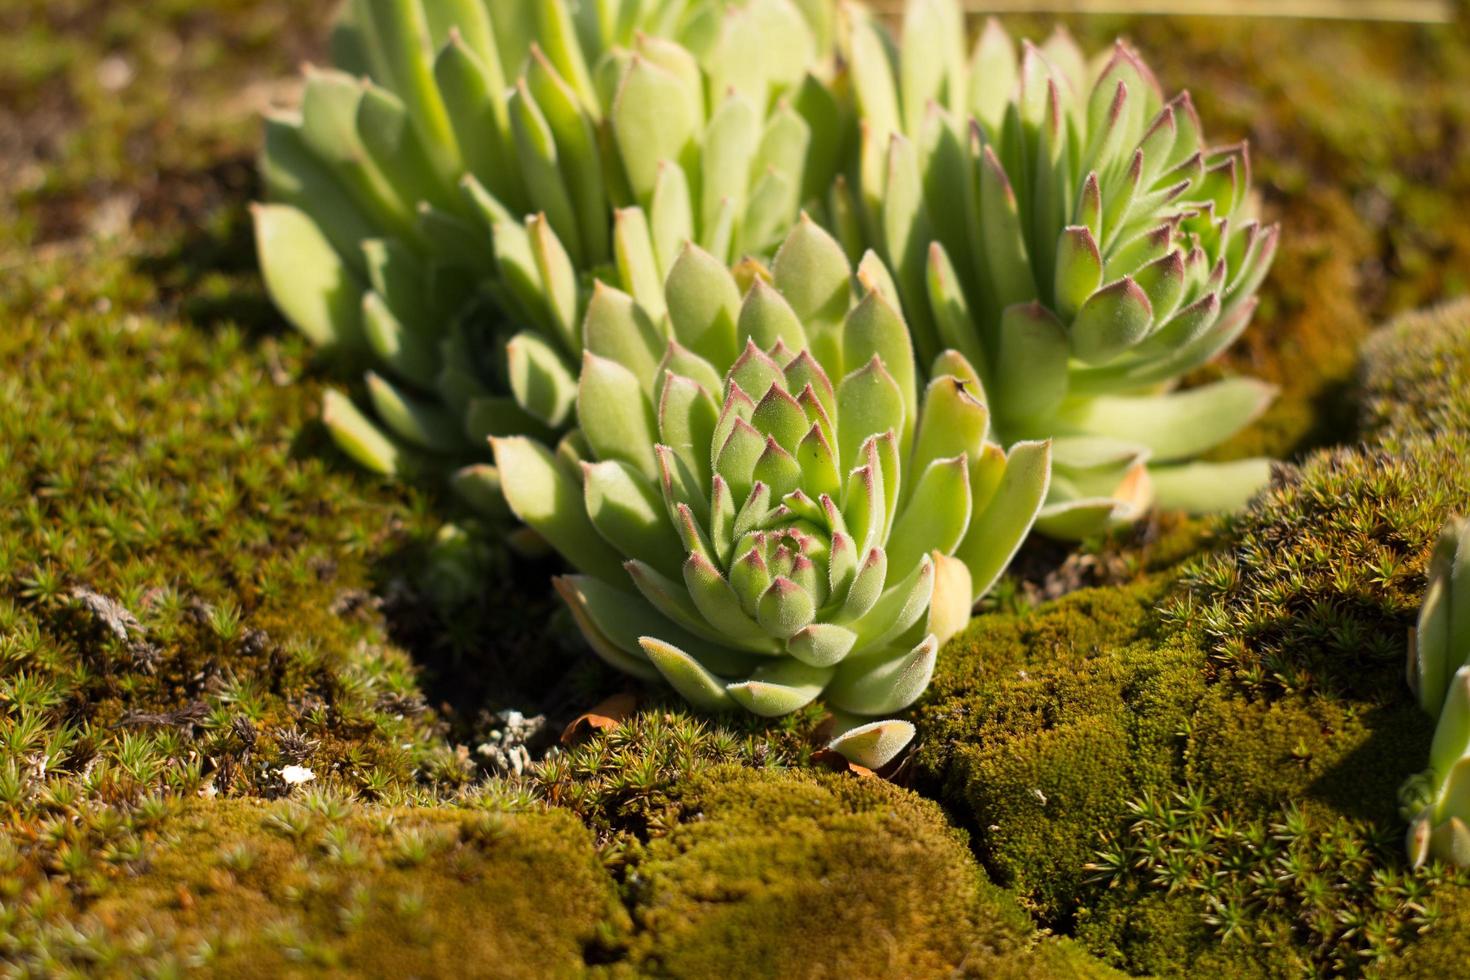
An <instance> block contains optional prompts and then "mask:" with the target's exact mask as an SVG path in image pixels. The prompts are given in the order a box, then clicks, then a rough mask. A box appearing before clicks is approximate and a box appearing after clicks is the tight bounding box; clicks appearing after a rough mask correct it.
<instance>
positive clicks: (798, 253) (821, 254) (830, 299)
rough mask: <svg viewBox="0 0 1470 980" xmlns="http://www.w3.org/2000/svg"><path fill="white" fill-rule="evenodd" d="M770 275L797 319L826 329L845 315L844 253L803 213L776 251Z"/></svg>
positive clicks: (847, 270) (847, 276)
mask: <svg viewBox="0 0 1470 980" xmlns="http://www.w3.org/2000/svg"><path fill="white" fill-rule="evenodd" d="M771 275H772V279H773V281H774V284H775V287H776V289H777V291H778V292H779V293H780V294H781V296H782V297H783V298H784V299H785V300H786V302H787V303H788V305H789V306H790V307H791V309H792V311H793V312H794V313H795V314H796V316H797V318H798V320H799V321H800V322H802V323H804V324H814V323H815V324H818V325H820V326H823V327H827V328H830V327H835V326H836V325H837V324H839V323H841V322H842V320H843V318H844V317H845V316H846V315H847V310H848V306H849V304H850V302H851V292H852V285H851V284H852V269H851V267H850V266H849V265H848V261H847V256H846V255H845V254H844V253H843V251H842V246H841V245H839V244H838V243H837V240H836V239H834V238H833V237H832V236H831V235H829V234H828V233H827V232H826V231H824V230H823V229H821V228H820V227H818V226H817V224H816V223H815V222H814V221H812V220H811V219H810V218H809V217H807V216H806V215H805V214H802V216H801V219H800V221H798V223H797V225H796V228H795V229H793V230H792V232H791V233H790V234H789V235H787V236H786V241H785V242H784V243H783V244H782V245H781V248H780V249H779V250H778V251H777V252H776V257H775V259H774V260H773V262H772V263H771Z"/></svg>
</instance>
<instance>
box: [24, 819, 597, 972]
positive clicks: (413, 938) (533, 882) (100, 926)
mask: <svg viewBox="0 0 1470 980" xmlns="http://www.w3.org/2000/svg"><path fill="white" fill-rule="evenodd" d="M149 837H150V840H149V842H148V844H147V846H146V848H145V849H144V850H143V852H142V853H141V854H139V855H138V857H137V858H136V860H135V861H133V862H131V863H130V865H129V872H130V873H129V874H128V875H127V876H126V877H125V878H124V879H123V880H121V881H119V883H118V884H117V886H116V887H114V888H113V889H111V890H110V891H109V893H108V894H106V895H105V896H103V897H101V898H99V899H98V900H96V901H95V902H92V903H90V905H89V906H88V907H87V908H86V909H85V911H82V910H81V909H79V908H78V907H77V906H75V905H73V904H72V903H71V902H69V901H68V896H67V893H66V890H65V889H64V888H56V889H51V890H48V891H46V892H43V893H41V894H38V895H36V896H35V897H33V898H32V900H31V901H30V903H29V905H28V907H27V910H28V911H29V912H31V916H30V917H29V918H28V919H26V927H27V931H26V932H23V933H21V934H20V935H19V936H18V937H12V940H11V941H12V942H14V943H18V948H16V947H12V948H10V949H7V950H6V952H7V954H8V957H13V959H12V960H11V962H12V963H16V964H26V965H28V966H29V967H31V968H32V969H33V970H34V971H36V972H37V973H40V974H46V973H53V972H55V971H66V970H87V971H89V972H90V971H99V972H104V973H108V974H111V975H127V974H134V975H136V974H137V973H138V972H141V971H144V970H146V971H149V972H150V973H151V974H153V975H157V974H159V973H164V972H169V971H179V970H182V969H184V968H185V967H188V968H193V969H204V970H207V971H208V972H209V973H210V974H211V975H214V976H235V977H272V976H283V975H289V974H292V973H296V972H299V971H312V972H315V971H321V970H326V971H330V972H334V973H343V974H349V975H362V974H364V973H369V974H372V975H377V976H408V975H436V976H447V975H455V974H462V973H473V974H476V975H480V976H505V977H510V976H517V975H525V974H524V973H523V972H522V971H523V970H524V969H525V967H526V965H527V964H531V963H535V964H537V965H538V966H537V970H538V972H540V973H541V974H542V975H547V976H552V975H556V976H568V975H572V974H574V973H576V972H578V971H579V970H580V969H581V968H582V966H583V963H584V958H585V957H586V956H587V955H588V954H589V952H591V953H593V954H594V955H595V953H596V950H597V949H599V948H601V944H602V942H603V940H605V939H606V938H607V937H609V936H612V935H614V934H615V933H616V932H618V931H620V930H621V929H622V928H623V926H624V923H625V921H626V914H625V913H624V911H623V909H622V906H621V904H620V903H619V902H618V900H617V895H616V891H615V889H614V887H613V884H612V881H611V879H610V878H608V877H607V874H606V873H605V872H604V871H603V870H602V868H601V866H600V864H599V862H598V859H597V853H596V850H595V849H594V847H593V843H592V837H591V835H590V834H589V833H588V832H587V830H586V829H585V828H584V827H582V826H581V824H580V823H579V822H578V821H577V820H576V819H575V818H574V817H572V816H571V815H569V814H566V813H562V812H558V811H542V810H532V811H528V812H520V813H515V812H503V813H502V812H491V811H487V810H480V811H470V810H458V811H455V810H445V809H434V810H427V809H392V808H389V809H368V808H365V807H361V806H354V805H350V804H347V803H343V802H340V801H337V800H334V799H333V798H331V797H330V796H327V795H325V794H318V795H315V796H312V797H309V798H308V799H307V800H306V801H305V802H304V803H284V802H283V803H277V804H273V805H272V804H260V803H254V802H248V801H216V802H213V803H196V804H192V805H190V806H188V807H186V808H184V809H183V810H182V812H180V813H178V814H177V815H176V816H174V817H172V818H171V819H169V820H167V821H165V822H163V823H161V824H160V825H159V826H158V827H157V828H155V829H154V830H153V831H152V832H151V833H150V835H149ZM451 936H452V937H455V939H454V941H453V942H447V941H446V939H447V938H448V937H451Z"/></svg>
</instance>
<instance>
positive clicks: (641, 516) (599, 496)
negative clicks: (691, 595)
mask: <svg viewBox="0 0 1470 980" xmlns="http://www.w3.org/2000/svg"><path fill="white" fill-rule="evenodd" d="M582 482H583V488H584V490H583V492H584V495H585V500H586V506H587V516H588V518H589V519H591V521H592V526H593V527H595V528H597V531H598V533H599V534H601V535H602V536H603V538H604V539H606V540H607V542H608V544H610V545H612V546H613V547H614V548H615V549H617V551H618V552H619V553H620V554H623V555H627V556H628V557H629V558H637V559H640V560H642V561H644V562H646V563H648V564H649V565H652V566H653V567H654V568H657V569H658V570H659V571H661V572H663V573H664V574H665V575H670V576H672V575H677V574H679V573H680V571H681V569H682V568H683V558H682V556H683V551H684V549H683V547H682V545H681V543H680V540H679V536H678V534H677V533H675V531H674V527H673V525H672V524H671V523H670V522H669V517H668V513H667V510H666V508H665V506H664V502H663V500H662V498H661V496H660V494H659V492H658V490H657V489H655V487H654V485H653V484H652V483H650V482H649V481H648V480H647V479H646V478H645V477H644V476H643V475H642V474H641V473H639V472H638V471H637V470H635V469H633V468H632V467H630V466H628V465H627V464H626V463H619V462H616V461H609V462H604V463H584V464H583V481H582Z"/></svg>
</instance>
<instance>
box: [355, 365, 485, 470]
mask: <svg viewBox="0 0 1470 980" xmlns="http://www.w3.org/2000/svg"><path fill="white" fill-rule="evenodd" d="M366 381H367V390H368V397H369V398H370V399H371V400H372V403H373V410H374V412H376V414H377V416H378V418H380V419H382V420H383V423H384V424H385V425H387V426H388V428H389V429H390V430H392V432H393V434H394V435H396V436H397V437H398V438H400V439H402V440H404V441H405V442H407V443H410V444H411V445H414V446H417V447H419V448H420V449H427V450H429V451H430V452H438V453H453V452H457V451H459V450H461V449H463V448H464V443H465V438H464V434H463V432H462V431H461V430H460V428H459V425H458V424H457V423H456V422H455V420H454V419H453V418H451V417H450V416H449V414H448V413H447V412H446V411H444V409H443V408H442V407H440V406H439V405H437V404H435V403H432V402H428V401H425V400H423V399H421V398H416V397H414V396H412V395H409V394H407V393H405V392H404V391H402V390H401V389H399V388H398V387H397V386H396V385H394V384H393V383H392V382H391V381H388V380H387V379H386V378H383V377H381V376H380V375H378V374H375V373H373V372H371V371H369V372H368V374H367V378H366Z"/></svg>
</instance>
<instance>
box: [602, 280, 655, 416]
mask: <svg viewBox="0 0 1470 980" xmlns="http://www.w3.org/2000/svg"><path fill="white" fill-rule="evenodd" d="M582 333H583V337H582V343H583V346H584V348H585V349H586V350H588V351H590V352H591V353H593V354H596V355H598V356H599V357H605V358H607V359H608V360H611V361H616V362H617V363H619V364H621V365H622V366H623V367H625V368H627V369H628V370H629V371H632V372H633V375H634V376H635V377H636V378H638V380H639V381H640V383H641V384H642V385H643V390H644V391H645V392H646V393H647V394H648V395H649V396H650V397H652V395H653V387H654V382H655V380H656V379H657V378H658V366H659V363H660V362H661V361H662V360H663V356H664V354H665V352H666V351H667V348H668V338H667V337H665V336H664V335H663V334H662V333H661V332H660V331H659V329H658V327H657V326H655V325H654V323H653V321H652V320H651V319H649V317H648V314H647V312H645V311H644V310H643V308H642V307H640V306H639V305H638V304H637V302H636V301H634V299H633V297H631V296H629V295H628V294H627V293H625V292H622V291H621V290H618V289H614V288H612V287H611V286H604V285H603V284H602V283H601V282H595V283H593V286H592V298H591V299H590V300H588V302H587V315H586V317H585V319H584V320H583V322H582Z"/></svg>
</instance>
